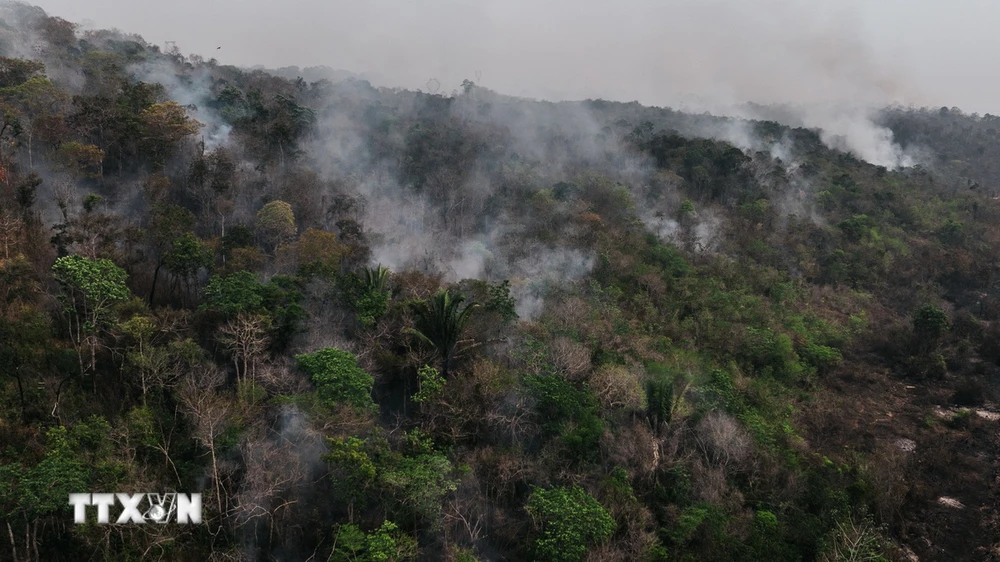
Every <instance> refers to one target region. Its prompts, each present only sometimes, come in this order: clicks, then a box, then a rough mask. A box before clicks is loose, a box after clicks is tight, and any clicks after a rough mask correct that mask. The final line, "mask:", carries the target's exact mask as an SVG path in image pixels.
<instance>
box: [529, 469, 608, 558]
mask: <svg viewBox="0 0 1000 562" xmlns="http://www.w3.org/2000/svg"><path fill="white" fill-rule="evenodd" d="M525 510H527V512H528V514H529V515H531V519H532V521H533V522H534V525H535V529H536V530H537V531H538V533H539V536H538V538H536V539H535V542H534V550H535V556H536V557H537V559H538V560H551V561H553V562H577V561H579V560H581V559H582V558H583V557H584V555H586V554H587V547H588V546H593V545H598V544H601V543H603V542H605V541H607V540H608V539H610V538H611V535H612V533H614V530H615V521H614V519H612V518H611V514H610V513H609V512H608V510H607V509H605V508H604V506H602V505H601V504H600V503H599V502H598V501H597V500H596V499H594V497H593V496H591V495H590V494H588V493H587V492H586V491H585V490H584V489H583V488H580V487H579V486H573V487H572V488H552V489H550V490H544V489H541V488H535V491H534V492H533V493H532V494H531V496H530V497H529V498H528V503H527V505H526V506H525Z"/></svg>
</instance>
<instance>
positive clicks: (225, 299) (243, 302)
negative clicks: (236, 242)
mask: <svg viewBox="0 0 1000 562" xmlns="http://www.w3.org/2000/svg"><path fill="white" fill-rule="evenodd" d="M263 304H264V286H263V285H262V284H261V282H260V281H259V280H258V279H257V276H256V275H254V274H253V273H250V272H249V271H237V272H235V273H230V274H229V275H226V276H225V277H220V276H218V275H213V276H212V278H211V279H209V280H208V285H207V286H206V287H205V304H204V305H203V306H204V307H205V308H208V309H210V310H214V311H216V312H219V313H221V314H224V315H226V316H235V315H236V314H239V313H241V312H256V311H258V310H260V309H261V307H262V305H263Z"/></svg>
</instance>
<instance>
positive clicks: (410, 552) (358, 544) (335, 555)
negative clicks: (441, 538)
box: [329, 520, 417, 562]
mask: <svg viewBox="0 0 1000 562" xmlns="http://www.w3.org/2000/svg"><path fill="white" fill-rule="evenodd" d="M416 555H417V543H416V541H415V540H414V539H413V538H412V537H410V536H407V535H406V534H404V533H402V532H401V531H400V530H399V527H398V526H396V524H395V523H393V522H392V521H388V520H386V521H383V522H382V525H381V526H380V527H379V528H377V529H374V530H372V531H371V532H370V533H365V532H364V531H362V530H361V528H359V527H358V526H357V525H353V524H345V525H339V526H338V527H337V532H336V534H335V537H334V548H333V552H332V553H331V554H330V559H329V560H330V562H402V561H404V560H412V559H414V558H415V557H416Z"/></svg>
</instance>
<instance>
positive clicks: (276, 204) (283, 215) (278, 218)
mask: <svg viewBox="0 0 1000 562" xmlns="http://www.w3.org/2000/svg"><path fill="white" fill-rule="evenodd" d="M255 226H256V228H257V235H258V236H260V238H261V240H262V241H263V242H264V243H265V244H267V245H268V246H269V247H270V248H271V249H272V250H273V249H274V248H277V247H278V246H279V245H280V244H283V243H284V242H287V241H288V240H291V239H292V237H294V236H295V213H293V212H292V206H291V205H289V204H288V203H285V202H284V201H271V202H270V203H268V204H267V205H264V206H263V207H262V208H261V209H260V210H259V211H257V220H256V223H255Z"/></svg>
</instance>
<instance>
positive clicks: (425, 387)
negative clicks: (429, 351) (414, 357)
mask: <svg viewBox="0 0 1000 562" xmlns="http://www.w3.org/2000/svg"><path fill="white" fill-rule="evenodd" d="M417 381H418V384H419V389H420V390H418V391H417V393H416V394H414V395H413V401H414V402H427V401H428V400H433V399H434V398H436V397H437V396H438V395H439V394H441V391H443V390H444V384H445V380H444V377H442V376H441V372H440V371H438V370H437V369H435V368H434V367H431V366H430V365H424V366H423V367H420V369H418V370H417Z"/></svg>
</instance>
